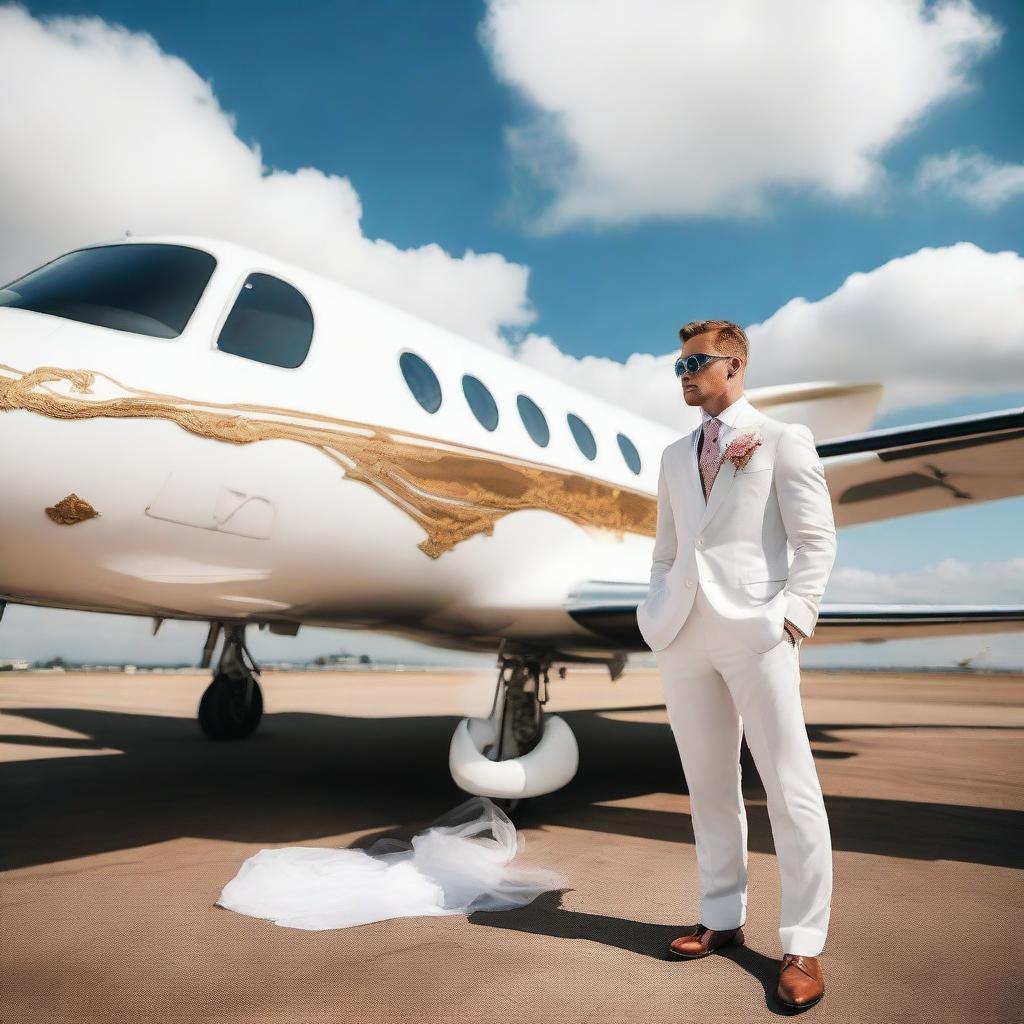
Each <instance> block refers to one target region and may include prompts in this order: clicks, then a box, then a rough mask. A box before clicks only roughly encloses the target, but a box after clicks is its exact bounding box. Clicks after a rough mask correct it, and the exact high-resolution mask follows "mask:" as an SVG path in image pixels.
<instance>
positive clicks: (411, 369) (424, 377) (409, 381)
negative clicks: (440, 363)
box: [398, 352, 441, 412]
mask: <svg viewBox="0 0 1024 1024" xmlns="http://www.w3.org/2000/svg"><path fill="white" fill-rule="evenodd" d="M398 365H399V367H400V368H401V370H402V376H403V377H404V378H405V383H406V385H407V386H408V388H409V390H410V391H411V392H412V396H413V398H415V399H416V401H417V402H419V403H420V405H422V406H423V408H424V409H426V410H427V412H437V410H438V409H440V408H441V384H440V382H439V381H438V379H437V374H436V373H434V371H433V370H432V369H431V368H430V367H429V366H428V365H427V364H426V362H424V360H422V359H420V357H419V356H418V355H416V353H415V352H403V353H402V354H401V355H400V356H399V357H398Z"/></svg>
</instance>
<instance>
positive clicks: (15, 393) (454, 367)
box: [0, 238, 678, 649]
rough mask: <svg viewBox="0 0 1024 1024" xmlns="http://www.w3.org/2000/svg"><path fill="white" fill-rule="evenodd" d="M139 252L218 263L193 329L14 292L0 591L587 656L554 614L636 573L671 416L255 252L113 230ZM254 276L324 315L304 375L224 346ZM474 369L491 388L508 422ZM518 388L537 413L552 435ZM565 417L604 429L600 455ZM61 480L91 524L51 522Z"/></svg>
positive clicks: (5, 404)
mask: <svg viewBox="0 0 1024 1024" xmlns="http://www.w3.org/2000/svg"><path fill="white" fill-rule="evenodd" d="M139 243H164V244H177V245H185V246H190V247H193V248H197V249H201V250H204V251H207V252H209V253H211V254H212V255H214V256H215V258H216V267H215V269H214V270H213V273H212V276H211V277H210V279H209V282H208V284H207V285H206V287H205V289H204V290H203V292H202V295H201V298H200V299H199V301H198V304H197V305H196V307H195V310H194V312H193V313H192V315H191V316H190V318H189V319H188V322H187V326H186V327H185V329H184V330H183V331H182V333H181V334H180V335H179V336H178V337H174V338H163V337H150V336H146V335H143V334H138V333H134V332H131V331H127V330H116V329H111V328H108V327H100V326H95V325H94V324H92V323H83V322H78V321H76V320H73V319H66V318H62V317H58V316H53V315H50V314H47V313H39V312H32V311H28V310H24V309H17V308H3V307H0V388H4V389H5V392H0V396H2V395H3V394H4V393H5V394H6V398H5V399H3V400H0V409H2V410H3V411H2V412H0V453H2V455H0V471H2V479H3V501H2V506H0V517H2V524H0V525H2V529H0V599H6V600H9V601H14V602H20V603H28V604H37V605H48V606H54V607H61V608H76V609H83V610H91V611H105V612H122V613H129V614H135V615H146V616H157V617H168V618H181V619H202V620H222V621H235V622H270V623H275V624H299V623H306V624H311V625H319V626H340V627H352V628H383V629H389V628H391V629H393V630H394V631H395V632H400V633H404V634H406V635H412V636H420V637H421V638H422V639H432V640H434V642H441V643H443V644H444V645H445V646H460V645H463V644H462V642H463V641H464V645H465V646H467V647H473V648H477V649H482V648H487V647H492V646H494V644H496V642H497V641H498V640H499V639H500V638H502V637H506V638H511V639H514V638H516V637H524V638H525V637H528V638H530V640H532V641H537V640H538V639H545V638H549V639H550V640H551V642H552V643H557V644H568V645H570V646H579V647H581V648H583V649H585V648H587V647H588V645H590V644H591V643H592V642H593V643H597V644H600V642H599V641H598V640H597V638H595V637H594V636H593V635H592V634H590V633H589V631H587V630H586V629H584V628H583V627H581V626H579V625H578V624H577V623H575V622H574V621H573V619H572V618H571V617H570V616H569V615H568V614H566V612H565V611H564V610H563V608H562V602H563V601H564V600H565V596H566V594H567V593H569V592H570V591H571V590H572V589H573V587H574V586H576V585H578V584H579V583H581V582H583V581H587V580H613V581H625V582H635V583H637V584H646V582H647V579H648V574H649V567H650V556H651V547H652V544H653V535H654V529H653V527H654V521H655V520H654V515H655V509H656V489H657V472H658V462H659V458H660V454H661V451H662V450H663V448H664V447H665V446H666V445H667V444H668V443H669V442H670V441H672V440H674V438H675V437H677V436H678V432H676V431H674V430H672V429H670V428H668V427H665V426H663V425H660V424H657V423H655V422H652V421H648V420H645V419H643V418H641V417H638V416H635V415H632V414H630V413H629V412H626V411H624V410H622V409H620V408H617V407H615V406H614V405H612V404H610V403H607V402H604V401H602V400H601V399H599V398H597V397H595V396H593V395H590V394H587V393H586V392H584V391H581V390H578V389H575V388H572V387H570V386H568V385H566V384H564V383H562V382H560V381H557V380H555V379H553V378H551V377H548V376H547V375H545V374H543V373H541V372H539V371H536V370H533V369H532V368H530V367H528V366H525V365H523V364H520V363H518V362H516V361H515V360H512V359H509V358H507V357H505V356H502V355H500V354H498V353H496V352H493V351H490V350H489V349H487V348H486V347H484V346H481V345H478V344H475V343H473V342H471V341H468V340H466V339H464V338H462V337H460V336H458V335H456V334H454V333H452V332H450V331H447V330H444V329H442V328H440V327H437V326H435V325H433V324H430V323H427V322H425V321H423V320H421V319H419V318H417V317H415V316H412V315H410V314H407V313H405V312H403V311H400V310H397V309H395V308H393V307H390V306H388V305H387V304H386V303H384V302H381V301H379V300H376V299H374V298H372V297H370V296H367V295H365V294H363V293H360V292H357V291H354V290H352V289H349V288H346V287H344V286H342V285H340V284H338V283H336V282H333V281H331V280H329V279H327V278H324V277H322V276H320V275H317V274H315V273H312V272H310V271H306V270H302V269H297V268H295V267H292V266H289V265H287V264H285V263H282V262H280V261H277V260H273V259H270V258H269V257H267V256H265V255H263V254H260V253H255V252H252V251H250V250H247V249H244V248H242V247H239V246H235V245H231V244H227V243H223V242H215V241H211V240H208V239H193V238H187V239H186V238H146V239H130V240H126V241H124V242H122V243H119V244H124V245H133V244H139ZM254 272H255V273H264V274H269V275H273V276H274V277H276V278H279V279H281V280H283V281H285V282H287V283H288V284H290V285H292V286H294V287H295V288H297V289H298V290H299V291H300V292H301V293H302V295H303V296H304V297H305V299H306V300H307V301H308V303H309V306H310V307H311V310H312V315H313V321H314V329H313V336H312V342H311V344H310V347H309V351H308V355H306V357H305V359H304V360H303V362H302V363H301V365H299V366H297V367H295V368H288V367H283V366H278V365H271V364H268V363H266V362H262V361H260V360H258V359H254V358H246V357H244V356H241V355H237V354H234V353H231V352H225V351H221V350H219V349H218V347H217V339H218V336H219V334H220V331H221V328H222V326H223V324H224V322H225V318H226V317H227V316H228V314H229V311H230V310H231V309H232V306H233V303H234V302H235V300H236V297H237V296H238V294H239V291H240V289H241V288H242V286H243V282H244V281H245V280H246V278H247V276H248V275H250V274H252V273H254ZM405 351H411V352H413V353H415V354H416V355H417V356H419V357H421V358H422V359H424V360H425V361H426V362H427V363H428V364H429V366H430V367H431V368H432V369H433V371H434V373H435V374H436V376H437V378H438V381H439V383H440V387H441V392H442V400H441V403H440V407H439V408H438V409H437V411H436V412H433V413H431V412H428V411H427V410H426V409H425V408H424V407H423V406H421V404H419V402H417V400H416V399H415V398H414V396H413V394H412V392H411V390H410V387H409V386H408V385H407V383H406V380H405V379H404V377H403V374H402V371H401V369H400V364H399V357H400V354H401V353H403V352H405ZM464 374H471V375H473V376H474V377H476V378H478V379H479V380H480V381H482V382H483V383H484V384H485V385H486V387H487V388H488V389H489V390H490V392H491V393H492V394H493V396H494V399H495V402H496V404H497V408H498V414H499V415H498V424H497V427H496V429H494V430H493V431H492V430H488V429H486V428H485V427H484V426H483V425H481V423H479V422H478V420H477V419H476V418H475V416H474V414H473V412H472V411H471V409H470V406H469V405H468V404H467V401H466V398H465V396H464V394H463V388H462V378H463V375H464ZM519 395H526V396H527V397H528V398H529V399H531V400H532V401H533V402H535V403H536V404H537V406H539V407H540V409H541V410H542V411H543V413H544V415H545V417H546V420H547V423H548V426H549V427H550V441H549V443H548V445H547V446H546V447H541V446H540V445H538V444H537V443H535V441H534V440H533V439H531V437H530V435H529V434H528V432H527V430H526V428H525V426H524V423H523V420H522V419H521V417H520V415H519V413H518V411H517V398H518V396H519ZM568 413H573V414H575V415H577V416H579V417H581V418H582V419H583V420H584V421H585V422H586V423H587V424H588V425H589V427H590V429H591V430H592V432H593V435H594V438H595V441H596V448H597V453H596V457H595V458H594V459H593V460H591V459H588V458H587V457H586V456H585V455H584V454H583V453H582V452H581V450H580V447H579V446H578V445H577V444H576V441H575V440H574V437H573V434H572V432H571V431H570V429H569V426H568V424H567V420H566V416H567V414H568ZM619 432H622V433H624V434H625V435H627V436H628V437H629V438H630V439H631V441H632V442H633V444H634V445H635V447H636V449H637V450H638V452H639V455H640V459H641V470H640V472H639V474H636V473H634V472H633V471H632V470H631V469H630V467H629V466H628V465H627V463H626V460H625V458H624V456H623V453H622V451H621V450H620V446H619V444H618V442H617V439H616V434H617V433H619ZM428 480H429V482H427V481H428ZM69 495H75V496H76V497H77V498H78V499H80V500H81V501H82V502H84V503H87V505H86V506H85V507H86V508H87V509H92V510H94V511H95V513H98V514H96V515H93V514H92V513H91V512H90V513H89V517H88V518H84V519H81V520H80V521H71V522H62V521H59V518H54V516H55V515H57V513H53V512H51V513H50V514H48V513H46V511H45V510H46V509H48V508H49V509H51V510H52V509H54V508H55V507H56V506H58V503H59V502H61V500H62V499H65V498H66V497H67V496H69ZM623 495H625V496H626V498H627V499H628V501H627V505H628V508H627V517H626V521H625V522H621V521H618V522H617V521H616V517H617V516H620V511H618V510H621V507H622V506H621V498H622V496H623ZM58 511H59V508H58ZM453 515H454V519H453V518H452V516H453ZM622 526H625V528H621V527H622ZM424 547H426V549H427V550H424ZM460 638H461V640H460ZM600 646H602V647H606V646H607V645H606V644H600Z"/></svg>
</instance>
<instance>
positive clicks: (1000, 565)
mask: <svg viewBox="0 0 1024 1024" xmlns="http://www.w3.org/2000/svg"><path fill="white" fill-rule="evenodd" d="M1021 594H1024V558H1011V559H1009V560H1008V561H999V562H976V563H973V564H971V563H967V562H961V561H958V560H957V559H955V558H944V559H943V560H942V561H941V562H939V563H938V564H936V565H929V566H925V567H923V568H921V569H914V570H909V571H906V572H873V571H871V570H868V569H855V568H844V567H840V566H837V567H836V568H835V569H834V570H833V572H832V575H831V577H830V578H829V582H828V591H827V593H826V594H825V598H824V600H825V602H826V603H828V602H844V601H850V602H861V601H863V602H868V603H871V604H875V603H878V604H903V603H905V604H982V605H995V604H1010V605H1017V606H1019V605H1020V603H1021V602H1020V596H1021Z"/></svg>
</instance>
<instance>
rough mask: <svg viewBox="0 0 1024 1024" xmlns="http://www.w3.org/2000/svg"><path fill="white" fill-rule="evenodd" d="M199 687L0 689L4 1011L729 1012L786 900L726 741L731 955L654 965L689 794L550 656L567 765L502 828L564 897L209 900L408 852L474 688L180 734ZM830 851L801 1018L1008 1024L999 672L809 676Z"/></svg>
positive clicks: (667, 931)
mask: <svg viewBox="0 0 1024 1024" xmlns="http://www.w3.org/2000/svg"><path fill="white" fill-rule="evenodd" d="M206 682H207V679H206V677H205V675H204V674H200V673H196V674H189V675H164V676H153V675H148V674H147V675H134V676H132V675H121V674H110V675H98V674H89V675H80V674H79V675H76V674H70V673H69V674H65V675H32V674H22V673H10V674H8V673H4V674H3V675H0V780H2V784H0V857H2V862H0V864H2V868H3V873H2V874H0V915H2V916H0V934H2V943H0V1021H2V1022H3V1024H32V1022H37V1021H47V1022H51V1021H52V1022H58V1021H59V1022H61V1024H76V1022H84V1021H89V1022H103V1024H115V1022H121V1021H124V1022H132V1024H142V1022H148V1021H160V1022H164V1024H167V1022H177V1021H203V1022H229V1021H230V1022H236V1021H237V1022H247V1024H248V1022H259V1024H262V1022H268V1024H269V1022H274V1024H278V1022H280V1024H284V1022H289V1024H291V1022H307V1021H317V1022H320V1021H323V1022H335V1021H337V1022H345V1024H354V1022H363V1021H381V1022H394V1021H417V1022H433V1021H446V1022H447V1021H464V1022H478V1021H479V1022H484V1021H486V1022H488V1024H493V1022H496V1021H500V1022H519V1021H524V1022H525V1021H530V1022H534V1021H544V1022H546V1021H558V1022H562V1024H583V1022H584V1021H586V1022H604V1021H608V1022H611V1021H645V1022H648V1021H649V1022H661V1021H665V1022H670V1021H672V1022H675V1021H707V1022H719V1021H722V1022H724V1021H729V1022H744V1024H746V1022H751V1021H760V1020H770V1019H772V1018H774V1017H777V1016H782V1015H788V1014H787V1011H786V1010H785V1008H784V1007H782V1006H780V1005H779V1004H777V1002H776V1001H775V998H774V994H773V990H774V985H775V978H776V973H777V969H778V963H779V958H780V957H781V952H782V951H781V948H780V947H779V942H778V933H777V928H778V906H779V882H778V873H777V867H776V861H775V857H774V853H773V849H774V848H773V843H772V835H771V829H770V825H769V820H768V816H767V811H766V807H765V801H764V792H763V790H762V788H761V785H760V781H759V780H758V778H757V775H756V771H755V770H754V767H753V764H752V762H751V760H750V757H749V752H748V751H747V750H746V748H745V747H744V752H743V766H744V791H745V794H746V797H747V810H748V816H749V823H750V833H749V850H750V860H749V878H750V894H749V905H748V915H747V924H746V928H745V932H746V935H747V946H746V947H744V948H742V949H738V950H737V949H733V950H732V951H730V952H728V953H727V954H716V955H713V956H710V957H707V958H704V959H701V960H695V961H691V962H677V961H671V960H667V959H666V958H665V952H664V951H665V947H666V946H667V945H668V943H669V941H670V940H671V939H672V938H673V937H674V936H675V935H678V934H680V933H681V932H682V931H685V930H687V929H689V928H690V927H692V925H693V924H694V923H695V921H696V917H695V914H696V912H697V906H698V900H699V888H698V877H697V869H696V860H695V857H694V845H693V833H692V828H691V824H690V818H689V813H688V812H689V801H688V797H687V795H686V790H685V781H684V778H683V775H682V770H681V767H680V764H679V759H678V754H677V752H676V749H675V745H674V742H673V739H672V735H671V732H670V730H669V727H668V724H667V718H666V715H665V710H664V707H663V706H662V703H661V688H660V682H659V679H658V676H657V672H656V671H654V670H649V669H640V668H637V669H634V670H630V671H627V672H626V674H625V675H624V676H623V677H622V678H621V679H620V680H619V681H618V682H616V683H614V684H613V683H610V682H609V679H608V675H607V672H605V671H603V670H600V671H599V670H594V669H589V668H572V667H570V671H569V676H568V678H567V679H565V680H559V679H557V678H556V677H553V678H552V699H551V702H550V703H549V705H548V708H549V710H552V711H558V712H561V713H564V714H565V717H566V718H567V720H568V721H569V722H570V723H571V725H572V726H573V728H574V730H575V732H576V735H577V738H578V740H579V745H580V751H581V767H580V771H579V774H578V775H577V776H576V778H575V779H574V780H573V782H572V783H571V784H570V785H569V786H568V787H567V788H565V789H564V790H562V791H560V792H558V793H554V794H551V795H549V796H547V797H543V798H540V799H536V800H533V801H527V802H525V803H523V804H522V805H521V806H520V809H519V811H518V812H516V814H515V819H516V823H517V825H518V827H519V828H520V829H522V830H523V833H524V834H525V837H526V843H525V846H524V848H523V849H522V850H521V852H520V854H519V857H520V858H521V859H522V861H523V862H524V863H537V864H541V865H557V866H559V867H560V868H562V869H563V870H565V871H566V872H567V873H568V875H569V876H570V878H571V879H572V882H573V886H574V887H573V888H572V889H571V890H568V891H565V892H562V893H560V894H559V893H550V894H546V895H544V896H542V897H540V898H539V899H537V900H536V901H534V902H533V903H532V904H530V905H529V906H527V907H525V908H522V909H519V910H513V911H501V912H490V913H477V914H473V915H470V916H469V917H468V918H467V917H461V916H453V917H437V918H403V919H396V920H390V921H383V922H377V923H373V924H368V925H361V926H359V927H356V928H349V929H340V930H333V931H323V932H305V931H299V930H295V929H290V928H283V927H279V926H277V925H274V924H273V923H271V922H269V921H263V920H259V919H256V918H250V917H245V916H243V915H240V914H235V913H232V912H231V911H228V910H224V909H222V908H220V907H215V906H214V905H213V901H214V900H215V899H216V897H217V896H218V895H219V893H220V890H221V888H222V887H223V885H224V884H225V883H226V882H227V881H228V880H229V879H230V878H232V877H233V876H234V874H235V873H236V871H237V870H238V867H239V866H240V865H241V863H242V861H243V860H244V859H245V858H246V857H248V856H249V855H251V854H253V853H255V852H256V851H257V850H259V849H261V848H263V847H266V846H279V845H323V846H336V847H348V846H356V847H362V846H366V845H369V843H371V842H372V841H373V840H374V839H376V838H378V837H380V836H383V835H393V836H397V837H399V838H403V839H408V838H409V837H410V836H411V835H412V834H413V833H415V832H416V831H418V830H419V829H421V828H423V827H424V826H425V825H427V824H429V823H430V822H431V821H432V820H433V819H434V818H435V817H437V816H438V815H439V814H440V813H442V812H443V811H445V810H447V809H448V808H450V807H452V806H453V805H454V804H456V803H459V802H461V801H462V800H463V799H465V798H466V794H465V793H463V792H462V791H461V790H460V789H458V788H457V787H456V786H455V784H454V783H453V782H452V781H451V779H450V777H449V775H448V769H447V751H448V742H449V739H450V737H451V734H452V731H453V729H454V728H455V725H456V723H457V721H458V718H459V717H460V716H462V715H464V714H474V715H484V714H486V713H487V711H488V709H489V707H490V702H491V697H492V695H493V682H494V673H493V672H492V671H491V670H484V671H479V670H476V671H473V672H461V671H451V672H422V671H409V672H404V673H387V674H385V673H380V672H377V673H374V672H363V673H349V672H344V673H332V674H307V673H299V674H291V675H286V674H276V673H266V674H265V675H264V696H265V704H266V713H265V716H264V719H263V723H262V725H261V727H260V730H259V732H258V733H257V734H255V735H254V736H253V737H252V738H251V739H249V740H246V741H241V742H214V741H210V740H208V739H206V738H205V737H203V736H202V735H201V734H200V733H199V730H198V726H197V725H196V723H195V721H194V717H193V716H194V712H195V708H196V705H197V703H198V700H199V697H200V694H201V693H202V691H203V689H204V687H205V686H206ZM801 691H802V693H803V697H804V712H805V717H806V720H807V724H808V730H809V734H810V737H811V741H812V746H813V748H814V752H815V756H816V761H817V766H818V772H819V775H820V778H821V781H822V787H823V789H824V792H825V798H826V802H827V806H828V813H829V820H830V825H831V831H832V837H833V845H834V875H835V879H834V895H833V903H832V918H831V926H830V931H829V937H828V941H827V943H826V947H825V949H824V951H823V952H822V954H821V962H822V966H823V969H824V971H825V984H826V995H825V998H824V1000H823V1001H822V1002H821V1003H820V1004H819V1005H818V1006H816V1007H814V1008H812V1009H811V1010H810V1011H808V1012H809V1014H811V1015H812V1016H813V1018H814V1019H817V1020H819V1021H826V1020H829V1021H831V1020H835V1021H842V1022H844V1024H854V1022H859V1021H865V1022H867V1021H871V1022H899V1024H910V1022H913V1021H921V1022H928V1024H936V1022H940V1021H968V1020H969V1021H972V1022H990V1021H991V1022H999V1024H1003V1022H1009V1021H1019V1020H1021V1019H1024V1018H1022V1004H1024V998H1022V996H1024V993H1022V990H1021V989H1022V986H1021V966H1020V960H1021V938H1020V936H1021V925H1022V919H1021V902H1022V901H1021V893H1022V883H1024V875H1022V872H1021V868H1022V851H1021V835H1022V832H1021V821H1022V815H1021V810H1022V804H1024V757H1022V749H1024V709H1022V696H1024V677H1021V676H1005V675H1003V676H1000V675H995V674H992V675H967V674H964V673H955V672H951V673H949V674H945V675H926V674H921V675H915V674H901V673H892V674H887V675H886V674H877V673H854V672H845V673H844V672H834V671H830V672H820V671H806V670H805V672H804V674H803V682H802V686H801Z"/></svg>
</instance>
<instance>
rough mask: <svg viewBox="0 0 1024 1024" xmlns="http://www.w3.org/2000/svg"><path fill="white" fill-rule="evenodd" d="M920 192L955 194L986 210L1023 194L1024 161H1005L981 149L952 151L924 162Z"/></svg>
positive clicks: (918, 183)
mask: <svg viewBox="0 0 1024 1024" xmlns="http://www.w3.org/2000/svg"><path fill="white" fill-rule="evenodd" d="M914 184H915V186H916V188H917V189H918V191H920V192H939V193H942V194H946V195H951V196H955V197H957V198H958V199H962V200H964V202H967V203H970V205H971V206H975V207H977V208H978V209H979V210H983V211H985V212H986V213H992V212H993V211H994V210H998V209H999V208H1000V207H1001V206H1003V205H1004V204H1005V203H1008V202H1009V201H1010V200H1011V199H1016V198H1017V197H1018V196H1021V195H1024V164H1010V163H1002V162H1000V161H998V160H993V159H992V158H991V157H990V156H988V155H987V154H986V153H982V152H981V151H980V150H977V149H973V150H957V149H955V150H951V151H950V152H949V153H945V154H943V155H941V156H939V155H935V156H930V157H926V158H925V159H924V160H922V161H921V165H920V167H919V168H918V171H917V177H916V179H915V182H914Z"/></svg>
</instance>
